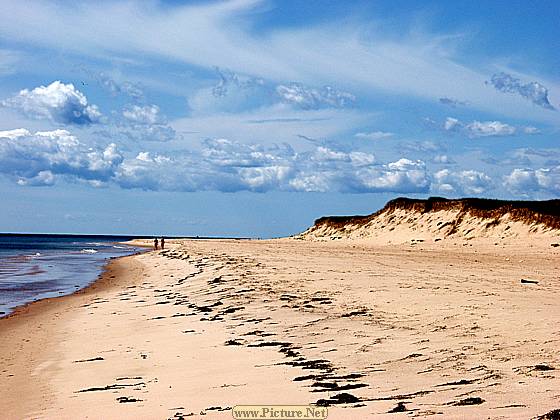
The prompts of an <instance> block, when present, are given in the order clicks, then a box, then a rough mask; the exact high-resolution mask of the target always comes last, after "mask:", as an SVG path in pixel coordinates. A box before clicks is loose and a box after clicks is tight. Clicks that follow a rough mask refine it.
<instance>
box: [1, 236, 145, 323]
mask: <svg viewBox="0 0 560 420" xmlns="http://www.w3.org/2000/svg"><path fill="white" fill-rule="evenodd" d="M18 235H22V236H23V235H26V234H18ZM30 235H34V234H30ZM60 236H64V237H65V236H68V235H60ZM77 236H78V235H77ZM99 236H103V237H106V236H107V235H99ZM82 237H83V236H82ZM135 241H138V240H137V239H135V240H132V241H127V242H114V244H115V245H127V246H133V247H135V248H146V250H149V249H150V248H151V247H150V246H149V245H147V244H145V243H143V242H142V241H141V240H140V241H138V242H135ZM132 242H135V244H134V245H132V244H131V243H132ZM146 250H135V251H134V252H132V253H131V254H127V255H121V256H115V257H106V258H105V262H104V263H103V266H102V267H101V269H100V270H99V273H98V274H97V276H96V277H95V279H93V280H92V281H90V282H89V283H87V284H86V285H84V286H83V287H81V288H79V289H74V290H69V291H68V293H63V294H60V295H58V296H51V297H45V298H39V299H36V300H32V301H29V302H25V303H22V304H20V305H17V306H14V307H13V308H11V309H10V310H9V312H6V313H2V314H0V321H1V320H3V319H7V318H10V317H12V316H15V315H16V314H17V313H20V312H21V311H25V310H26V308H27V307H28V306H29V305H32V304H34V303H37V302H41V301H43V300H48V299H58V298H61V297H65V296H70V295H73V294H75V293H78V292H81V291H83V290H85V289H87V288H88V287H90V286H91V285H93V284H95V283H96V282H98V281H99V280H100V279H101V278H102V277H103V274H104V273H105V271H106V270H107V266H108V265H109V264H111V262H112V261H114V260H116V259H119V258H126V257H128V256H133V255H138V254H141V253H143V252H147V251H146Z"/></svg>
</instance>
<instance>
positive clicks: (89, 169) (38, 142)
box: [0, 129, 123, 185]
mask: <svg viewBox="0 0 560 420" xmlns="http://www.w3.org/2000/svg"><path fill="white" fill-rule="evenodd" d="M122 159H123V158H122V155H121V153H120V152H119V150H118V149H117V146H116V145H115V144H113V143H112V144H109V145H107V146H106V147H104V148H93V147H90V146H88V145H86V144H83V143H81V142H80V141H79V140H78V139H77V138H76V137H75V136H73V135H71V134H70V133H69V132H68V131H66V130H54V131H38V132H36V133H34V134H32V133H31V132H29V131H28V130H24V129H18V130H10V131H0V172H1V173H3V174H5V175H7V176H10V177H13V178H16V179H17V180H18V183H19V184H20V185H39V184H41V185H51V184H52V183H54V179H55V177H57V176H67V177H69V178H76V179H81V180H98V181H107V180H109V179H110V178H111V177H112V176H113V173H114V170H115V169H116V167H117V166H118V165H119V164H120V163H121V162H122Z"/></svg>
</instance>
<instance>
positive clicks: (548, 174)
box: [504, 166, 560, 196]
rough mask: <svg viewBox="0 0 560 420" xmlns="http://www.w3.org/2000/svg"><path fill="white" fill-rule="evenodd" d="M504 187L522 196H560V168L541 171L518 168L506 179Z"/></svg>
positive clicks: (542, 169) (541, 169)
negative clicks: (544, 194)
mask: <svg viewBox="0 0 560 420" xmlns="http://www.w3.org/2000/svg"><path fill="white" fill-rule="evenodd" d="M504 186H505V187H506V188H508V189H509V190H510V191H511V192H513V193H515V194H519V195H522V196H532V195H534V194H535V193H538V192H546V193H549V194H554V195H558V194H560V166H555V167H551V168H540V169H521V168H516V169H514V170H512V171H511V173H510V174H509V175H506V176H505V177H504Z"/></svg>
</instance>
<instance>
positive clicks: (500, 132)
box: [465, 121, 516, 137]
mask: <svg viewBox="0 0 560 420" xmlns="http://www.w3.org/2000/svg"><path fill="white" fill-rule="evenodd" d="M465 129H466V130H467V132H468V133H469V136H470V137H489V136H511V135H513V134H515V131H516V129H515V127H512V126H511V125H508V124H504V123H502V122H500V121H484V122H480V121H473V122H472V123H470V124H468V125H466V126H465Z"/></svg>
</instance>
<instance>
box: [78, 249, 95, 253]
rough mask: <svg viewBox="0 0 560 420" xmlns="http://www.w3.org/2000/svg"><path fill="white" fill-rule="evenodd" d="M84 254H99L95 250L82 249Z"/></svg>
mask: <svg viewBox="0 0 560 420" xmlns="http://www.w3.org/2000/svg"><path fill="white" fill-rule="evenodd" d="M80 252H81V253H82V254H97V252H98V251H97V250H95V249H82V250H81V251H80Z"/></svg>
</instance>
